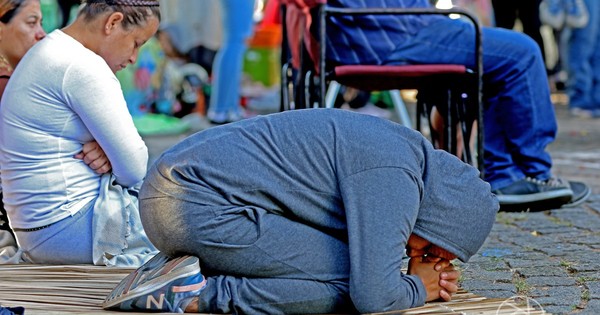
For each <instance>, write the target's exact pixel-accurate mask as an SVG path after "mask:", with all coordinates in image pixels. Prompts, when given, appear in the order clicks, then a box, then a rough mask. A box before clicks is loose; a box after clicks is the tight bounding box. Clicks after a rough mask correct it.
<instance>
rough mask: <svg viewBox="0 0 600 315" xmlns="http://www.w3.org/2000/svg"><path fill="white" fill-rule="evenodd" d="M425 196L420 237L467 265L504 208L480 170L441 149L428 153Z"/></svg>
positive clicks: (418, 226)
mask: <svg viewBox="0 0 600 315" xmlns="http://www.w3.org/2000/svg"><path fill="white" fill-rule="evenodd" d="M426 152H428V154H429V157H428V158H426V159H425V161H427V163H429V164H428V165H425V169H426V171H425V175H426V176H424V178H423V185H424V189H425V192H426V193H425V194H424V196H423V202H422V203H421V209H420V211H419V214H418V215H417V221H416V224H415V227H414V230H413V233H415V234H416V235H418V236H420V237H422V238H424V239H426V240H428V241H430V242H431V243H433V244H435V245H437V246H439V247H441V248H443V249H446V250H447V251H449V252H451V253H453V254H455V255H456V256H457V257H458V258H459V259H460V260H461V261H463V262H467V261H468V260H469V258H471V256H473V255H474V254H475V253H477V251H478V250H479V248H481V246H482V245H483V242H484V241H485V239H486V238H487V236H488V235H489V233H490V231H491V229H492V226H493V224H494V221H495V219H496V213H497V212H498V209H499V208H500V206H499V204H498V200H497V198H496V196H495V195H494V194H492V192H491V188H490V185H489V184H488V183H487V182H485V181H483V180H482V179H480V177H479V171H478V170H477V169H476V168H474V167H472V166H470V165H467V164H465V163H464V162H462V161H461V160H459V159H458V158H455V157H454V156H452V157H453V158H452V159H448V158H442V156H446V157H447V156H451V155H450V154H449V153H447V152H445V151H441V150H435V151H431V150H428V151H426Z"/></svg>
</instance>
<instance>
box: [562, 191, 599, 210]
mask: <svg viewBox="0 0 600 315" xmlns="http://www.w3.org/2000/svg"><path fill="white" fill-rule="evenodd" d="M591 195H592V190H591V189H590V188H589V187H588V188H587V190H586V191H585V194H584V195H583V196H581V197H580V198H579V199H577V200H571V201H570V202H567V203H565V204H564V205H563V206H562V208H575V207H577V206H579V205H581V204H582V203H584V202H585V201H586V200H588V198H589V197H590V196H591Z"/></svg>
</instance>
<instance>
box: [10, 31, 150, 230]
mask: <svg viewBox="0 0 600 315" xmlns="http://www.w3.org/2000/svg"><path fill="white" fill-rule="evenodd" d="M57 52H60V53H57ZM48 58H50V59H52V60H53V62H52V63H46V64H45V65H44V66H40V64H41V60H47V59H48ZM19 70H20V71H18V72H17V73H15V75H13V77H12V78H11V80H10V82H9V84H8V86H7V93H6V95H5V96H4V97H3V99H2V106H0V113H1V115H2V124H0V144H1V146H2V150H1V152H2V155H1V158H0V163H1V165H2V179H3V183H4V190H5V207H6V209H7V210H8V212H9V214H10V217H11V218H12V219H13V221H12V224H13V226H14V227H17V228H35V227H38V226H43V225H47V224H49V223H52V222H54V221H56V220H57V219H58V220H60V219H62V218H65V217H67V216H69V215H71V214H72V213H74V212H77V211H78V210H79V209H80V208H81V207H82V206H83V205H85V204H86V203H87V202H89V201H90V200H91V199H93V198H94V197H97V196H98V193H99V187H100V176H101V174H97V173H96V172H94V170H92V169H91V168H89V167H88V166H87V165H86V164H85V163H83V162H82V161H81V160H79V159H75V158H74V156H75V155H76V154H77V153H79V152H80V151H81V144H82V143H86V142H89V141H91V140H93V139H95V138H96V137H98V136H99V135H101V134H103V133H101V132H100V130H102V129H107V130H110V129H111V126H126V125H128V124H127V123H126V122H127V120H126V119H127V118H128V116H129V114H128V112H127V110H126V106H117V104H119V103H120V102H119V101H120V100H121V99H122V98H119V97H114V98H113V97H112V96H113V95H111V94H108V93H105V91H106V90H107V89H116V90H119V89H120V87H119V83H118V81H117V80H116V77H115V76H114V74H113V73H112V72H111V71H110V69H109V68H108V66H107V65H106V63H105V62H104V61H103V60H102V59H101V58H100V57H99V56H98V55H96V54H93V53H92V52H91V51H90V50H87V49H85V48H84V47H83V46H82V45H81V44H80V43H79V42H77V41H75V40H74V39H72V38H71V37H69V36H67V35H66V34H64V33H63V32H62V31H59V30H57V31H55V32H53V33H51V34H49V35H48V36H47V38H46V40H44V41H43V42H41V43H40V45H38V46H36V47H35V48H33V49H32V50H31V51H30V53H29V54H28V55H27V56H26V57H25V58H24V59H23V61H22V64H21V66H20V69H19ZM90 74H93V75H90ZM100 82H102V84H100ZM82 84H85V85H86V86H88V87H89V89H88V88H86V89H76V88H74V87H76V86H79V85H82ZM107 85H113V86H112V87H111V86H107ZM117 96H118V95H117ZM83 99H88V101H86V102H83V101H82V100H83ZM89 100H95V102H94V103H93V104H90V101H89ZM105 102H108V103H112V104H115V106H112V107H106V106H103V105H102V104H105ZM121 105H125V104H124V103H123V104H121ZM100 113H105V114H100ZM107 114H108V115H107ZM101 118H102V119H104V120H103V121H100V119H101ZM129 120H130V118H129ZM94 133H95V135H94ZM112 134H113V135H114V137H118V138H120V139H121V140H119V141H125V142H127V143H129V145H128V146H123V147H128V148H129V150H127V151H123V150H121V149H122V148H119V150H117V149H116V147H115V146H111V145H110V144H112V141H114V140H110V141H109V139H97V140H98V141H99V142H101V143H102V144H104V145H103V149H104V150H105V152H106V153H107V155H109V156H115V157H117V156H118V157H120V158H119V160H125V157H129V163H128V164H121V165H120V166H119V164H113V174H115V176H116V178H117V180H118V182H120V183H121V184H123V185H126V186H132V185H134V184H136V183H138V182H140V181H141V180H142V178H143V176H144V175H145V172H146V163H147V149H146V147H145V145H144V144H143V142H142V141H141V138H140V137H139V135H138V134H137V133H131V132H130V131H129V132H128V131H127V130H114V131H113V132H112ZM23 139H28V141H23ZM114 160H115V161H116V160H117V159H114Z"/></svg>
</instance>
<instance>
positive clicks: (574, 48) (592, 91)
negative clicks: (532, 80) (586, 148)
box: [566, 0, 600, 110]
mask: <svg viewBox="0 0 600 315" xmlns="http://www.w3.org/2000/svg"><path fill="white" fill-rule="evenodd" d="M585 4H586V5H587V7H588V11H589V16H590V20H589V23H588V25H587V26H586V27H584V28H575V29H571V30H570V36H568V43H567V48H566V49H567V57H566V62H567V64H566V68H567V70H568V73H569V79H568V82H567V94H568V95H569V106H570V107H571V108H583V109H589V110H593V109H600V83H599V82H600V81H599V80H600V1H597V0H586V1H585Z"/></svg>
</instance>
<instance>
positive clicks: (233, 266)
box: [103, 109, 498, 314]
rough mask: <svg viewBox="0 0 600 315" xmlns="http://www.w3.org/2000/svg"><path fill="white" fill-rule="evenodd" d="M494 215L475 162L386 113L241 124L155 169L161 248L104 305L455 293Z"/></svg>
mask: <svg viewBox="0 0 600 315" xmlns="http://www.w3.org/2000/svg"><path fill="white" fill-rule="evenodd" d="M497 211H498V201H497V199H496V197H495V196H494V195H493V194H492V193H491V191H490V186H489V184H488V183H486V182H485V181H483V180H482V179H481V178H480V177H479V172H478V171H477V169H476V168H474V167H472V166H470V165H468V164H466V163H463V162H462V161H460V160H459V159H458V158H456V157H455V156H452V155H450V154H449V153H447V152H445V151H442V150H436V149H434V148H433V146H432V145H431V143H430V142H429V141H428V140H427V139H426V138H425V137H424V136H423V135H422V134H420V133H419V132H417V131H415V130H412V129H410V128H407V127H404V126H402V125H400V124H397V123H394V122H391V121H389V120H387V119H383V118H378V117H373V116H370V115H364V114H359V113H354V112H350V111H346V110H340V109H302V110H293V111H284V112H281V113H276V114H269V115H263V116H259V117H255V118H250V119H245V120H242V121H239V122H236V123H231V124H227V125H224V126H217V127H213V128H209V129H206V130H203V131H201V132H198V133H196V134H194V135H192V136H190V137H188V138H187V139H185V140H183V141H182V142H180V143H178V144H176V145H174V146H173V147H171V148H170V149H168V150H167V151H166V152H164V153H163V154H162V156H161V157H159V159H158V160H157V161H156V163H154V164H153V166H152V167H151V168H150V169H149V171H148V176H147V177H146V179H145V180H144V184H143V186H142V188H141V190H140V213H141V217H142V222H143V225H144V229H145V230H146V232H147V233H148V237H149V238H150V239H151V240H152V242H153V243H154V244H155V245H156V246H157V248H159V249H160V250H161V253H160V254H158V255H157V256H155V257H154V258H153V259H151V260H150V261H149V262H148V263H147V264H145V265H143V266H142V267H140V268H139V269H138V270H136V271H135V272H133V273H131V274H130V275H129V276H127V277H126V278H125V279H124V280H123V281H122V282H121V283H120V284H119V285H117V287H116V288H115V289H114V290H113V291H112V292H111V293H110V294H109V295H108V296H107V298H106V300H105V302H104V304H103V307H104V308H107V309H120V310H135V311H142V310H147V311H170V312H181V311H187V312H199V313H212V314H214V313H226V314H227V313H234V314H238V313H244V314H259V313H260V314H325V313H343V314H354V313H357V312H358V313H376V312H385V311H394V310H402V309H407V308H412V307H417V306H421V305H423V304H424V303H425V302H426V301H433V300H437V299H441V300H445V301H449V300H451V299H452V295H453V294H454V293H455V292H456V290H457V281H458V277H459V275H460V273H459V271H458V270H455V269H454V267H453V265H452V264H451V261H452V260H453V259H455V258H459V259H460V260H462V261H467V260H469V258H470V257H471V256H472V255H474V254H475V253H476V252H477V251H478V250H479V248H480V247H481V245H482V244H483V242H484V240H485V239H486V237H487V235H488V234H489V232H490V230H491V228H492V225H493V223H494V221H495V218H496V212H497ZM405 249H406V255H407V256H409V257H411V258H410V260H409V262H408V272H407V273H404V272H403V271H402V268H403V264H404V263H405V261H404V260H403V256H404V254H403V253H404V250H405ZM201 271H202V272H201ZM205 276H206V278H205Z"/></svg>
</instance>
